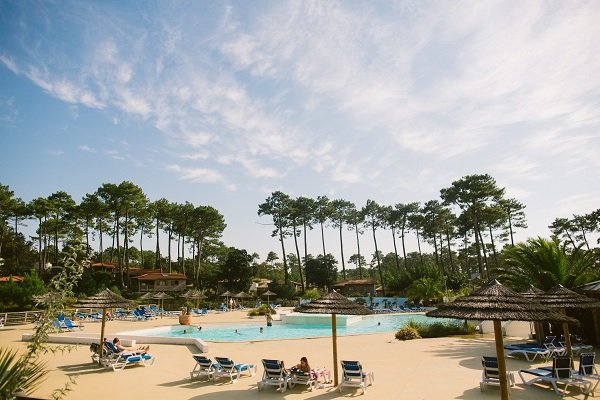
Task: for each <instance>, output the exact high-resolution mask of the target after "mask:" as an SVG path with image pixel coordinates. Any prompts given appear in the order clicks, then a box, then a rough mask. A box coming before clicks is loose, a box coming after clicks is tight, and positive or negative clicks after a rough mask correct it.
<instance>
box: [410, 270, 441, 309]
mask: <svg viewBox="0 0 600 400" xmlns="http://www.w3.org/2000/svg"><path fill="white" fill-rule="evenodd" d="M406 292H407V294H408V297H409V298H410V299H412V300H415V301H419V300H423V303H424V305H426V306H427V305H429V304H430V303H436V302H437V301H439V300H440V299H441V298H442V297H443V295H444V292H443V286H442V282H440V281H439V280H436V279H433V278H431V277H427V276H424V277H422V278H419V279H417V280H416V281H414V282H413V283H411V285H410V286H409V287H408V288H407V289H406Z"/></svg>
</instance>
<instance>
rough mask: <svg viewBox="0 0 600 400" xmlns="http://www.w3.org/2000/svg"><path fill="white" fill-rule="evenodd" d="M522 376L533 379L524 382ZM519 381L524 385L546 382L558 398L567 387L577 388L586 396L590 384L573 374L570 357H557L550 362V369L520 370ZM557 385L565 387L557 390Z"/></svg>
mask: <svg viewBox="0 0 600 400" xmlns="http://www.w3.org/2000/svg"><path fill="white" fill-rule="evenodd" d="M523 374H530V375H533V378H532V379H530V380H526V379H525V377H524V376H523ZM519 376H520V377H521V380H522V381H523V383H524V384H526V385H532V384H533V383H536V382H547V383H550V384H551V385H552V388H553V389H554V392H555V393H556V394H557V395H559V396H564V394H565V392H566V390H567V388H568V387H569V386H571V385H572V386H579V387H580V388H581V390H582V391H583V393H584V394H588V393H589V391H590V389H591V385H592V383H591V382H589V381H587V380H585V379H583V378H581V377H579V376H578V375H577V374H574V371H573V370H572V369H571V357H564V356H557V357H554V358H553V360H552V368H550V367H541V368H533V369H522V370H520V371H519ZM558 384H562V385H565V386H564V388H563V390H562V391H560V390H558V386H557V385H558Z"/></svg>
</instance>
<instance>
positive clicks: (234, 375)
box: [213, 357, 256, 383]
mask: <svg viewBox="0 0 600 400" xmlns="http://www.w3.org/2000/svg"><path fill="white" fill-rule="evenodd" d="M215 361H216V363H215V371H214V373H213V380H215V379H217V378H222V377H228V378H229V379H231V383H234V382H237V380H238V379H240V377H241V374H242V372H247V373H249V374H250V376H254V374H255V373H256V365H254V364H236V363H235V362H234V361H233V360H232V359H230V358H227V357H215Z"/></svg>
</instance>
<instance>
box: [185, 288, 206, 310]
mask: <svg viewBox="0 0 600 400" xmlns="http://www.w3.org/2000/svg"><path fill="white" fill-rule="evenodd" d="M180 297H184V298H186V299H194V300H196V308H198V302H199V300H201V299H205V298H206V296H205V295H204V294H203V293H202V292H201V291H200V290H199V289H190V290H188V291H187V292H185V293H184V294H182V295H181V296H180Z"/></svg>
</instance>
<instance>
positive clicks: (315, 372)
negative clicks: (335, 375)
mask: <svg viewBox="0 0 600 400" xmlns="http://www.w3.org/2000/svg"><path fill="white" fill-rule="evenodd" d="M292 370H296V371H301V372H308V373H310V378H311V379H314V380H315V381H317V382H318V381H319V377H323V381H324V382H325V383H327V382H329V371H328V370H327V369H326V368H317V369H313V368H311V367H310V364H309V363H308V359H307V358H306V357H302V358H300V364H297V365H296V366H295V367H294V368H292Z"/></svg>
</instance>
